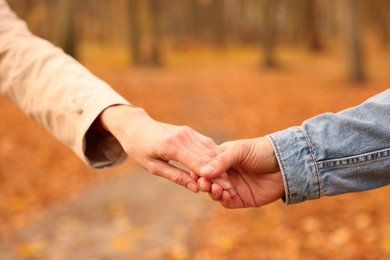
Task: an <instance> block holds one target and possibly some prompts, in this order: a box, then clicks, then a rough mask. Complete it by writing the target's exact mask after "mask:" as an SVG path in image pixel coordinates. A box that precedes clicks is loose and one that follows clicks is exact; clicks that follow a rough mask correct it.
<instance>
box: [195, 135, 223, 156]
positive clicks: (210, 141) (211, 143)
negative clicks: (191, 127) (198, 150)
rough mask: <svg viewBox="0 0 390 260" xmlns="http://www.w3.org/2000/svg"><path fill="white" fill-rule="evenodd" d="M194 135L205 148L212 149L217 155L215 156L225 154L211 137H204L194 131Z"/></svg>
mask: <svg viewBox="0 0 390 260" xmlns="http://www.w3.org/2000/svg"><path fill="white" fill-rule="evenodd" d="M194 135H195V136H196V137H197V138H198V140H199V141H200V142H202V143H203V145H204V146H206V147H207V148H209V149H211V150H212V151H213V152H214V153H215V155H218V154H220V153H222V152H223V150H222V148H221V147H219V146H218V145H217V144H216V143H215V142H214V141H213V139H211V138H210V137H207V136H204V135H202V134H200V133H198V132H196V131H194Z"/></svg>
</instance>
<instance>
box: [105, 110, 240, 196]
mask: <svg viewBox="0 0 390 260" xmlns="http://www.w3.org/2000/svg"><path fill="white" fill-rule="evenodd" d="M99 119H100V123H101V125H102V127H103V128H104V129H106V130H107V131H108V132H110V133H111V134H112V135H113V136H114V137H115V138H116V139H117V140H118V141H119V143H120V144H121V145H122V147H123V149H124V150H125V152H126V153H127V154H128V156H129V157H130V158H132V159H133V160H135V161H136V162H138V163H139V164H140V165H141V166H142V167H143V168H145V169H146V170H147V171H149V172H151V173H153V174H155V175H157V176H161V177H164V178H166V179H169V180H171V181H173V182H175V183H177V184H179V185H182V186H184V187H186V188H188V189H190V190H191V191H193V192H198V191H199V188H198V185H197V179H198V178H199V177H198V176H197V175H195V174H194V172H199V170H200V168H201V167H202V166H204V165H205V164H207V163H208V162H210V161H211V160H212V158H214V157H215V156H216V155H218V154H219V153H221V152H222V149H221V148H220V147H219V146H218V145H217V144H215V143H214V141H212V139H210V138H208V137H206V136H203V135H201V134H199V133H198V132H196V131H194V130H193V129H191V128H190V127H187V126H175V125H170V124H165V123H161V122H158V121H156V120H154V119H152V118H151V117H150V116H149V115H148V114H147V113H146V112H145V111H144V110H143V109H142V108H136V107H131V106H126V105H117V106H111V107H108V108H107V109H105V110H104V111H103V112H102V113H101V114H100V116H99ZM172 161H176V162H179V163H181V164H182V165H184V166H185V167H187V168H188V169H189V172H187V171H186V170H185V169H183V168H182V167H178V166H175V165H173V164H171V163H170V162H172ZM206 182H208V181H205V183H206ZM211 183H213V185H214V186H216V187H218V189H220V190H225V192H227V191H228V193H229V194H230V196H234V195H235V192H234V189H231V188H232V184H231V183H230V181H229V180H228V179H227V175H226V173H222V174H220V175H219V176H217V177H215V178H211V179H210V181H209V185H210V186H211Z"/></svg>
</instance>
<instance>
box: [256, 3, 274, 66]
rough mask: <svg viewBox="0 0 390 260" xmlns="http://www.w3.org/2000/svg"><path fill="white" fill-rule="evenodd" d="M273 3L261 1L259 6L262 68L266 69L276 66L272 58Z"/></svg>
mask: <svg viewBox="0 0 390 260" xmlns="http://www.w3.org/2000/svg"><path fill="white" fill-rule="evenodd" d="M275 4H276V3H275V1H274V0H262V4H261V5H260V17H261V21H262V26H261V28H262V30H261V31H262V35H261V46H262V49H263V61H262V63H263V66H264V67H266V68H273V67H275V66H276V62H275V56H274V44H275V29H276V28H275V19H274V11H275Z"/></svg>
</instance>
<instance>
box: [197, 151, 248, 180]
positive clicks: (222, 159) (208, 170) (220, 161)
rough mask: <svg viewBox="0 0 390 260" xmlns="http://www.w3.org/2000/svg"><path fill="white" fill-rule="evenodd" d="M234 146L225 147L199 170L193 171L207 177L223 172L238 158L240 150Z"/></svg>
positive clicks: (214, 176)
mask: <svg viewBox="0 0 390 260" xmlns="http://www.w3.org/2000/svg"><path fill="white" fill-rule="evenodd" d="M234 148H236V147H234ZM234 148H230V149H226V150H225V151H224V152H222V153H221V154H219V155H217V156H216V157H214V158H213V159H212V160H211V161H210V162H209V163H208V164H207V165H205V166H203V167H202V168H201V169H200V170H199V172H196V171H195V172H196V173H197V174H199V175H200V176H202V177H205V178H207V179H212V178H216V177H218V176H220V175H221V174H223V173H225V172H226V171H227V170H228V169H229V168H231V167H232V166H234V165H235V164H236V162H237V161H239V160H240V156H241V151H239V150H236V149H234ZM238 148H239V147H238V146H237V149H238Z"/></svg>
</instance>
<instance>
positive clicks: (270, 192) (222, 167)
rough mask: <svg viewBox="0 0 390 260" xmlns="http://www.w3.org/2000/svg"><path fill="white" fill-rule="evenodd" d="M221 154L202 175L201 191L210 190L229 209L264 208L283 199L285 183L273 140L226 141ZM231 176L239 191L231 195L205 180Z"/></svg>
mask: <svg viewBox="0 0 390 260" xmlns="http://www.w3.org/2000/svg"><path fill="white" fill-rule="evenodd" d="M220 147H221V148H222V150H223V152H222V153H220V154H219V155H217V156H216V157H215V158H214V159H213V160H212V161H211V162H209V163H208V165H207V166H205V167H202V168H201V169H200V171H199V172H197V173H198V174H199V175H200V176H202V177H201V178H200V179H199V180H198V182H199V186H200V189H201V190H203V191H206V190H207V189H209V193H210V197H211V198H212V199H213V200H217V201H220V203H221V204H222V205H223V206H224V207H226V208H245V207H260V206H263V205H265V204H268V203H271V202H273V201H275V200H278V199H280V198H282V197H283V196H284V194H285V192H284V183H283V178H282V174H281V171H280V169H279V165H278V162H277V159H276V156H275V153H274V150H273V148H272V145H271V143H270V141H269V140H268V139H267V138H265V137H262V138H256V139H247V140H238V141H233V142H226V143H224V144H222V145H221V146H220ZM224 172H227V173H228V176H229V180H230V181H231V182H232V184H233V188H235V190H236V192H237V196H230V194H229V193H227V192H224V191H223V190H222V189H221V187H218V186H216V185H214V184H212V185H211V187H208V186H207V182H205V184H204V180H205V179H206V180H207V179H210V178H215V177H217V176H220V175H221V174H223V173H224Z"/></svg>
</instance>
